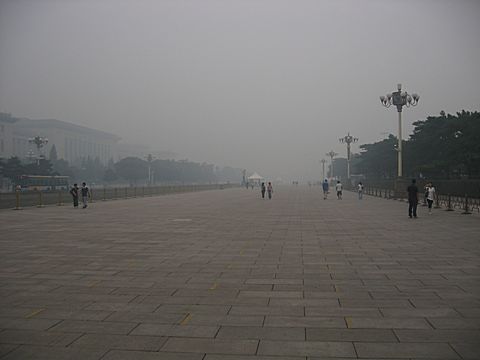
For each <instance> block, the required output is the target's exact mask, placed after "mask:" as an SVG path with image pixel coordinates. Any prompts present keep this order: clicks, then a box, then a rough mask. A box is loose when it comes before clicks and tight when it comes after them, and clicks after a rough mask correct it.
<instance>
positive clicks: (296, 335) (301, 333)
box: [216, 326, 305, 341]
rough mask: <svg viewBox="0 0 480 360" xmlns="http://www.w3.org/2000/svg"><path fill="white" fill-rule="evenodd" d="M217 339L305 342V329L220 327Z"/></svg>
mask: <svg viewBox="0 0 480 360" xmlns="http://www.w3.org/2000/svg"><path fill="white" fill-rule="evenodd" d="M216 338H217V339H262V340H299V341H300V340H305V329H304V328H294V327H285V328H284V327H260V326H222V327H221V328H220V331H219V332H218V334H217V336H216Z"/></svg>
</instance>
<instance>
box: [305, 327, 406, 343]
mask: <svg viewBox="0 0 480 360" xmlns="http://www.w3.org/2000/svg"><path fill="white" fill-rule="evenodd" d="M306 336H307V340H308V341H367V342H368V341H373V342H397V341H398V340H397V338H396V337H395V334H394V333H393V331H392V330H389V329H319V328H307V329H306Z"/></svg>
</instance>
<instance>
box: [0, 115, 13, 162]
mask: <svg viewBox="0 0 480 360" xmlns="http://www.w3.org/2000/svg"><path fill="white" fill-rule="evenodd" d="M15 122H16V119H14V118H12V116H11V115H10V114H5V113H0V159H1V158H4V159H6V158H9V157H11V156H13V155H14V151H13V127H14V124H15Z"/></svg>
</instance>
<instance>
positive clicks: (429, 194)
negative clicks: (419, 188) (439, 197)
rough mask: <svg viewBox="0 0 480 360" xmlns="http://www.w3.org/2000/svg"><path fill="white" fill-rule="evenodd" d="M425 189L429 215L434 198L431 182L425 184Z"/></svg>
mask: <svg viewBox="0 0 480 360" xmlns="http://www.w3.org/2000/svg"><path fill="white" fill-rule="evenodd" d="M426 190H427V191H426V193H425V195H426V196H427V204H428V214H429V215H431V214H432V205H433V200H435V188H434V187H433V185H432V183H431V182H430V183H428V184H427V187H426Z"/></svg>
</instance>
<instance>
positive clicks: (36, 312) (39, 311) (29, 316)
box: [25, 309, 45, 319]
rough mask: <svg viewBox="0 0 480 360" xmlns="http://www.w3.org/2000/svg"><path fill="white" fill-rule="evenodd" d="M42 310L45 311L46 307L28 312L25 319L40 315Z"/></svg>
mask: <svg viewBox="0 0 480 360" xmlns="http://www.w3.org/2000/svg"><path fill="white" fill-rule="evenodd" d="M42 311H45V309H38V310H35V311H34V312H32V313H30V314H28V315H26V316H25V319H30V318H32V317H34V316H35V315H38V314H40V313H41V312H42Z"/></svg>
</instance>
